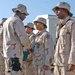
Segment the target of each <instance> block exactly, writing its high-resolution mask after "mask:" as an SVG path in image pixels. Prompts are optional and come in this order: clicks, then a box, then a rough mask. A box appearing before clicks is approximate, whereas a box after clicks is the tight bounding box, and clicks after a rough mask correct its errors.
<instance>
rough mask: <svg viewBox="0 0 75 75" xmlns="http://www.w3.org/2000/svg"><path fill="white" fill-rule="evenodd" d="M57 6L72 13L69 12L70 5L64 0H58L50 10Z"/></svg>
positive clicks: (55, 8)
mask: <svg viewBox="0 0 75 75" xmlns="http://www.w3.org/2000/svg"><path fill="white" fill-rule="evenodd" d="M57 8H64V9H66V10H68V12H69V15H70V16H72V15H73V14H72V13H71V12H70V5H69V4H68V3H66V2H58V4H57V5H56V6H55V7H54V8H52V10H53V11H54V12H55V11H56V10H57Z"/></svg>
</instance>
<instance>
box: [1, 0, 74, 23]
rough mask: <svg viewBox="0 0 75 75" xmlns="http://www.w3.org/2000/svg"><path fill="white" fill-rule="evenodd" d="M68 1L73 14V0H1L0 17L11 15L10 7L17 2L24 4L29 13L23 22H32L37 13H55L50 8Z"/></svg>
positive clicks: (14, 5) (13, 6)
mask: <svg viewBox="0 0 75 75" xmlns="http://www.w3.org/2000/svg"><path fill="white" fill-rule="evenodd" d="M62 1H65V2H68V3H69V4H70V6H71V12H72V13H73V16H75V0H2V1H0V19H1V18H3V17H6V18H8V17H10V16H11V15H13V12H12V8H15V7H16V5H18V4H24V5H26V7H27V11H28V13H29V14H30V15H29V16H27V17H26V19H25V20H24V23H27V22H33V20H34V19H35V18H36V16H38V15H44V14H50V15H55V13H54V12H53V11H52V8H53V7H54V6H55V5H56V4H57V3H58V2H62Z"/></svg>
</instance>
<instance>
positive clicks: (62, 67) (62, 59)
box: [54, 17, 75, 75]
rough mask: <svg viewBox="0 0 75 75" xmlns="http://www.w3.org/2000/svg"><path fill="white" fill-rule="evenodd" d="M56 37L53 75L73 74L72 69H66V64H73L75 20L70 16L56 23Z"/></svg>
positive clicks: (74, 54) (74, 61)
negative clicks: (60, 22)
mask: <svg viewBox="0 0 75 75" xmlns="http://www.w3.org/2000/svg"><path fill="white" fill-rule="evenodd" d="M56 38H57V44H56V50H55V54H54V65H55V67H54V75H75V73H74V72H73V71H70V72H69V71H67V67H68V64H72V63H73V64H75V59H74V57H75V53H74V52H73V51H75V49H74V48H75V22H74V21H73V20H71V18H70V17H67V18H66V19H65V20H64V21H63V22H62V24H58V25H57V29H56ZM72 52H73V56H72ZM70 54H71V56H70ZM71 60H72V61H71Z"/></svg>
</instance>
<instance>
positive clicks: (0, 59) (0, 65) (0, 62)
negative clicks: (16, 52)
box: [0, 18, 7, 75]
mask: <svg viewBox="0 0 75 75" xmlns="http://www.w3.org/2000/svg"><path fill="white" fill-rule="evenodd" d="M6 19H7V18H2V20H1V22H0V75H4V72H5V71H4V70H5V66H4V56H3V23H4V22H5V21H6Z"/></svg>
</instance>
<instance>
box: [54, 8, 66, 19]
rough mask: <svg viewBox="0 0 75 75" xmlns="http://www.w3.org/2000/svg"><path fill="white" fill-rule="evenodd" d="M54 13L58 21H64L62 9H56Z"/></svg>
mask: <svg viewBox="0 0 75 75" xmlns="http://www.w3.org/2000/svg"><path fill="white" fill-rule="evenodd" d="M55 13H56V16H57V17H58V18H59V19H64V15H65V12H64V10H63V9H62V8H58V9H57V11H56V12H55Z"/></svg>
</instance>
